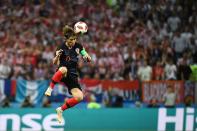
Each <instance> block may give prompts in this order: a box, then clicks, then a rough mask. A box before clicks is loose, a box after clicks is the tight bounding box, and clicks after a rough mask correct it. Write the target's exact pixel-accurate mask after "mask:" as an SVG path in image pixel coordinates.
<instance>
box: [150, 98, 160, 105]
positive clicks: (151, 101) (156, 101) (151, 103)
mask: <svg viewBox="0 0 197 131" xmlns="http://www.w3.org/2000/svg"><path fill="white" fill-rule="evenodd" d="M148 107H159V105H158V100H157V99H156V98H155V97H153V98H152V99H151V100H150V102H149V104H148Z"/></svg>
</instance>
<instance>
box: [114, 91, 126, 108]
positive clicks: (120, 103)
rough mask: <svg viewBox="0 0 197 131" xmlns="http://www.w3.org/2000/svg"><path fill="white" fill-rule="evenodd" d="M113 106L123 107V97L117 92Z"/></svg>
mask: <svg viewBox="0 0 197 131" xmlns="http://www.w3.org/2000/svg"><path fill="white" fill-rule="evenodd" d="M112 107H115V108H120V107H123V97H122V96H120V95H118V94H116V95H115V96H114V97H113V100H112Z"/></svg>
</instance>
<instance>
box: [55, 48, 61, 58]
mask: <svg viewBox="0 0 197 131" xmlns="http://www.w3.org/2000/svg"><path fill="white" fill-rule="evenodd" d="M62 52H63V50H62V49H60V50H58V51H56V52H55V54H56V56H58V57H59V56H60V55H61V54H62Z"/></svg>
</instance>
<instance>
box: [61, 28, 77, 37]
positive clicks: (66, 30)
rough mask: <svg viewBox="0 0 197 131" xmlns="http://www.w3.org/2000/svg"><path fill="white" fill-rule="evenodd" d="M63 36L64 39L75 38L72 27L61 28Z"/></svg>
mask: <svg viewBox="0 0 197 131" xmlns="http://www.w3.org/2000/svg"><path fill="white" fill-rule="evenodd" d="M63 35H64V37H65V38H66V39H68V38H69V37H71V36H77V35H76V34H75V32H74V30H73V28H72V27H70V26H68V25H65V26H64V27H63Z"/></svg>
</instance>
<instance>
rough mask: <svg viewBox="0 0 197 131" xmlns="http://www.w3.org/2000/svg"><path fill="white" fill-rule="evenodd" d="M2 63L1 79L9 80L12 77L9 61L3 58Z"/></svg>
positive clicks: (0, 69)
mask: <svg viewBox="0 0 197 131" xmlns="http://www.w3.org/2000/svg"><path fill="white" fill-rule="evenodd" d="M0 62H1V63H0V78H1V79H8V78H9V77H10V75H11V67H10V65H9V64H8V60H7V59H5V58H3V59H1V61H0Z"/></svg>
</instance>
